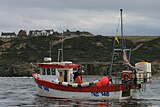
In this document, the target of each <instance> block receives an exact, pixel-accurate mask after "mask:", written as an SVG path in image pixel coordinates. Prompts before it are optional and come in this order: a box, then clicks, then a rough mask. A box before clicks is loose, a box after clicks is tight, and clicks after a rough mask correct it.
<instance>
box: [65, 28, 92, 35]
mask: <svg viewBox="0 0 160 107" xmlns="http://www.w3.org/2000/svg"><path fill="white" fill-rule="evenodd" d="M63 34H64V35H65V36H74V35H79V36H93V34H91V33H90V32H87V31H79V30H77V31H69V30H68V29H67V30H66V31H65V32H64V33H63Z"/></svg>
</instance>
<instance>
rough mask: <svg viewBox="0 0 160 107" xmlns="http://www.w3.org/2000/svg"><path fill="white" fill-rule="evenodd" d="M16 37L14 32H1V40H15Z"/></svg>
mask: <svg viewBox="0 0 160 107" xmlns="http://www.w3.org/2000/svg"><path fill="white" fill-rule="evenodd" d="M15 37H17V35H16V33H15V32H2V33H1V38H15Z"/></svg>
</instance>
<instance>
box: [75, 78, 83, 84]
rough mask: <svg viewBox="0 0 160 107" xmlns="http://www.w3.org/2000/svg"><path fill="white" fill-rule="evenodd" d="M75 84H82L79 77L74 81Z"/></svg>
mask: <svg viewBox="0 0 160 107" xmlns="http://www.w3.org/2000/svg"><path fill="white" fill-rule="evenodd" d="M75 83H78V84H81V83H82V80H81V76H78V77H77V78H76V79H75Z"/></svg>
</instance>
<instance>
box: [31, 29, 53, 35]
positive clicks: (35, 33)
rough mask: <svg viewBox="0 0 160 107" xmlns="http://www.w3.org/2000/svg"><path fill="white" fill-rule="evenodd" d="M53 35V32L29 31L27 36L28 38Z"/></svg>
mask: <svg viewBox="0 0 160 107" xmlns="http://www.w3.org/2000/svg"><path fill="white" fill-rule="evenodd" d="M53 33H54V30H53V29H51V30H30V31H29V35H30V36H49V35H52V34H53Z"/></svg>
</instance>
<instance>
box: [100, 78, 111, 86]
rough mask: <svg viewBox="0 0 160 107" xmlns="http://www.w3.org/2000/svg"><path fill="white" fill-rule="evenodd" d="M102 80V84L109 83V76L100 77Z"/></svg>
mask: <svg viewBox="0 0 160 107" xmlns="http://www.w3.org/2000/svg"><path fill="white" fill-rule="evenodd" d="M100 82H101V84H102V85H107V84H109V79H108V77H106V76H105V77H102V78H101V79H100Z"/></svg>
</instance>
